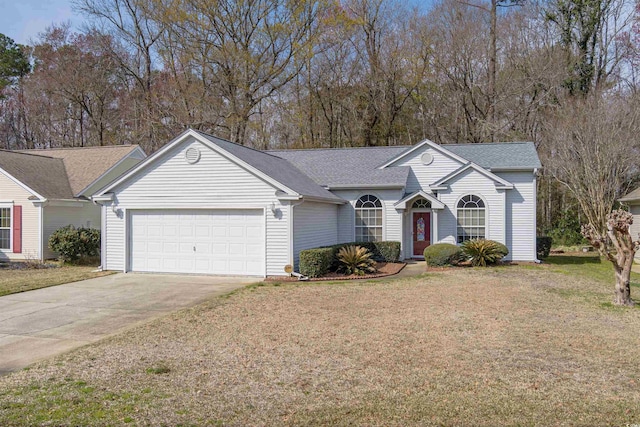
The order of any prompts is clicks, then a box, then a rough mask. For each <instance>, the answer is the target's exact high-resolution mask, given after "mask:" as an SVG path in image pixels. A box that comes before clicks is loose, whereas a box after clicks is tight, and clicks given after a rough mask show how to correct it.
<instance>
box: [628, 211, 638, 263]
mask: <svg viewBox="0 0 640 427" xmlns="http://www.w3.org/2000/svg"><path fill="white" fill-rule="evenodd" d="M629 212H631V214H632V215H633V224H631V227H629V233H630V234H631V237H632V238H633V240H638V236H639V235H640V204H637V205H636V204H633V205H632V204H629ZM635 260H636V262H640V251H637V252H636V255H635Z"/></svg>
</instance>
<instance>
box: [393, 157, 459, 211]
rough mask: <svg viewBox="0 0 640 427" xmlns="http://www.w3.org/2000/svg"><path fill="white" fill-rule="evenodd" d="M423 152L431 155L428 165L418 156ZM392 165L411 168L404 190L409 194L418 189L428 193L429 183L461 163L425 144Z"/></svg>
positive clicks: (455, 168)
mask: <svg viewBox="0 0 640 427" xmlns="http://www.w3.org/2000/svg"><path fill="white" fill-rule="evenodd" d="M445 148H446V147H445ZM424 153H429V154H431V155H432V156H433V162H432V163H431V164H430V165H424V164H422V160H420V157H421V156H422V155H423V154H424ZM393 166H409V167H410V168H411V172H409V178H408V179H407V188H406V192H407V193H409V194H410V193H414V192H416V191H419V190H423V191H425V192H427V193H430V192H431V190H430V189H429V184H433V183H435V182H437V181H438V180H440V179H442V178H444V177H445V176H447V175H449V174H450V173H451V172H453V171H455V170H457V169H459V168H460V166H462V164H461V163H460V162H458V161H457V160H454V159H452V158H450V157H448V156H445V155H444V154H442V153H440V152H439V151H436V150H434V149H433V148H431V147H429V146H427V147H426V149H423V150H416V152H414V153H411V155H409V156H407V157H405V158H403V159H400V160H399V161H398V162H396V163H394V164H393V165H392V166H390V167H393ZM398 200H399V199H398Z"/></svg>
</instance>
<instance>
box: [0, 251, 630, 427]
mask: <svg viewBox="0 0 640 427" xmlns="http://www.w3.org/2000/svg"><path fill="white" fill-rule="evenodd" d="M610 269H611V267H610V266H608V265H606V264H604V263H602V264H600V263H599V262H598V259H597V258H583V259H574V258H570V257H564V258H560V257H559V258H555V259H553V263H550V264H546V265H541V266H538V265H524V266H511V267H500V268H487V269H478V268H476V269H472V268H460V269H453V270H447V271H439V272H435V273H429V274H426V275H423V276H420V277H417V278H412V279H402V280H383V281H377V282H357V283H356V282H351V283H338V284H330V283H329V284H328V283H306V284H298V283H295V284H285V285H278V284H269V285H264V286H254V287H251V288H248V289H245V290H242V291H240V292H236V293H234V294H232V295H230V296H228V297H226V298H218V299H215V300H212V301H211V302H209V303H207V304H204V305H201V306H199V307H197V308H194V309H190V310H185V311H182V312H180V313H178V314H174V315H171V316H168V317H166V318H164V319H161V320H159V321H155V322H153V323H150V324H147V325H144V326H141V327H138V328H135V329H132V330H130V331H128V332H126V333H124V334H121V335H119V336H116V337H113V338H110V339H108V340H105V341H102V342H100V343H98V344H96V345H92V346H88V347H85V348H82V349H80V350H77V351H74V352H72V353H70V354H67V355H64V356H61V357H58V358H57V359H54V360H52V361H50V362H45V363H41V364H39V365H36V366H34V367H32V368H30V369H28V370H24V371H21V372H18V373H15V374H13V375H9V376H7V377H3V378H1V379H0V390H1V391H0V419H1V420H3V421H2V424H3V425H33V424H51V425H114V424H132V425H136V424H139V425H148V424H151V425H179V424H182V425H207V424H209V425H354V424H355V425H385V426H388V425H398V426H402V425H421V426H422V425H465V426H466V425H473V426H496V425H544V426H549V425H584V426H593V425H618V426H624V425H627V424H637V423H640V362H639V360H640V345H639V340H638V331H639V330H640V309H635V308H634V309H626V308H616V307H612V306H611V304H610V301H611V296H612V290H613V282H612V280H613V279H612V272H611V270H610ZM603 279H608V280H603ZM634 280H636V281H637V280H638V276H636V277H635V278H634ZM632 293H634V294H635V296H636V297H640V288H639V287H638V286H637V285H634V287H633V289H632Z"/></svg>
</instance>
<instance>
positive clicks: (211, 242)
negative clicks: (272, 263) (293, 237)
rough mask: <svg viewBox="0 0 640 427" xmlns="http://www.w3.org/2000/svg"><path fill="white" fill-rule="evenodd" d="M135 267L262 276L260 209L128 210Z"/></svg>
mask: <svg viewBox="0 0 640 427" xmlns="http://www.w3.org/2000/svg"><path fill="white" fill-rule="evenodd" d="M129 230H130V236H131V237H130V246H129V247H130V251H129V254H130V264H129V269H130V270H131V271H145V272H162V273H201V274H238V275H258V276H262V275H264V271H265V269H264V262H265V261H264V213H263V211H262V210H182V209H181V210H148V211H131V214H130V228H129Z"/></svg>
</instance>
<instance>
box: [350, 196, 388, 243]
mask: <svg viewBox="0 0 640 427" xmlns="http://www.w3.org/2000/svg"><path fill="white" fill-rule="evenodd" d="M380 240H382V203H381V202H380V199H378V198H377V197H376V196H372V195H370V194H367V195H365V196H362V197H360V198H359V199H358V201H357V202H356V242H375V241H380Z"/></svg>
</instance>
